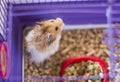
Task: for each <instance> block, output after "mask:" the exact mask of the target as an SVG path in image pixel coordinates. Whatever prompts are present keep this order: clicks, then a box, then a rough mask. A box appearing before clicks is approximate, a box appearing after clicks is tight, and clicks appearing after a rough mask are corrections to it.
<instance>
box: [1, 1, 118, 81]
mask: <svg viewBox="0 0 120 82" xmlns="http://www.w3.org/2000/svg"><path fill="white" fill-rule="evenodd" d="M119 7H120V4H119V0H115V1H112V0H73V1H72V0H71V1H69V0H51V1H49V0H46V1H44V0H12V1H11V0H9V1H7V0H1V2H0V8H1V11H0V18H1V19H0V27H1V28H0V32H1V42H3V41H6V42H7V44H8V46H9V51H10V52H9V54H8V55H10V57H9V58H8V59H9V60H11V63H6V66H9V65H10V68H11V69H8V68H7V69H8V70H10V74H9V71H8V72H7V71H6V72H7V73H8V74H9V77H7V78H4V77H5V76H2V75H1V77H2V78H1V79H0V81H1V82H3V81H5V82H22V81H25V82H27V81H31V82H36V81H38V82H44V81H47V82H49V81H53V82H56V81H58V80H59V81H61V80H62V81H63V80H66V79H67V80H72V81H73V82H75V81H78V80H79V81H80V80H81V78H77V77H78V76H79V75H76V74H73V76H76V77H75V78H73V79H71V78H72V77H60V68H61V66H62V63H63V62H64V60H66V59H69V58H73V57H76V56H80V57H83V56H95V57H97V58H100V60H101V59H102V60H103V61H104V62H106V63H107V64H108V67H106V70H107V69H108V70H109V73H107V74H108V75H109V76H104V77H102V78H101V79H103V78H108V77H109V82H110V81H111V82H119V81H120V78H119V74H120V72H119V70H120V63H119V60H120V58H119V55H120V52H119V51H120V50H119V48H120V45H119V44H120V39H119V38H120V37H119V35H120V26H119V14H120V12H119ZM57 17H60V18H62V19H63V21H64V23H65V24H66V26H65V27H64V30H63V35H62V39H61V43H60V50H59V51H58V52H56V53H55V55H53V56H51V57H50V58H49V59H47V60H46V61H45V62H44V63H43V64H40V65H35V64H34V63H32V62H30V61H29V58H28V55H26V54H27V52H26V51H25V50H24V37H25V36H24V33H23V31H24V32H26V28H27V26H32V25H33V24H34V23H35V22H36V21H41V20H47V19H51V18H57ZM114 22H115V24H114V25H113V23H114ZM107 25H108V26H107ZM66 37H67V39H66ZM92 37H93V38H92ZM96 38H97V40H96ZM82 41H83V43H82ZM87 41H88V42H87ZM3 43H4V42H3ZM80 43H81V44H80ZM89 43H91V45H90V44H89ZM97 43H99V45H98V46H100V47H98V46H95V45H97ZM78 44H80V45H78ZM91 46H93V49H92V47H91ZM77 47H78V48H77ZM95 47H98V49H99V50H97V49H96V50H95V49H94V48H95ZM108 48H109V50H108ZM87 49H88V51H87ZM97 51H98V52H97ZM102 52H104V53H102ZM84 54H85V55H84ZM3 55H4V54H3ZM98 55H99V56H98ZM101 55H102V56H101ZM1 56H2V55H1ZM104 56H106V57H104ZM2 57H3V56H2ZM85 58H87V57H85ZM3 59H4V60H5V57H4V58H3ZM8 59H7V60H8ZM52 60H53V61H52ZM58 60H59V62H58ZM88 60H89V58H88ZM9 62H10V61H9ZM49 62H50V63H49ZM63 66H64V64H63ZM77 67H79V65H78V66H77ZM62 69H63V68H61V70H62ZM73 71H75V70H72V71H71V74H70V76H71V75H72V73H73ZM66 74H67V73H66ZM91 77H93V78H92V79H94V75H93V76H91ZM97 77H98V79H100V78H99V76H98V75H97ZM82 79H83V78H82ZM99 81H100V80H99ZM103 82H108V81H105V80H103Z"/></svg>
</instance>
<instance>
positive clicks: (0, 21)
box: [0, 0, 8, 40]
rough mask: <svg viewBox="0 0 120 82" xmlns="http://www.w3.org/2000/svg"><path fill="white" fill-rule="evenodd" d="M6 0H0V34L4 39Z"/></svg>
mask: <svg viewBox="0 0 120 82" xmlns="http://www.w3.org/2000/svg"><path fill="white" fill-rule="evenodd" d="M7 8H8V5H7V0H1V1H0V10H1V12H0V34H1V35H2V37H3V38H4V40H6V34H7V20H8V19H7V15H8V12H7Z"/></svg>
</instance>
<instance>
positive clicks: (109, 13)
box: [106, 0, 115, 82]
mask: <svg viewBox="0 0 120 82" xmlns="http://www.w3.org/2000/svg"><path fill="white" fill-rule="evenodd" d="M106 16H107V24H108V44H109V50H110V55H109V59H110V78H111V80H112V82H114V78H115V72H114V69H115V58H114V40H113V29H112V0H108V8H107V10H106Z"/></svg>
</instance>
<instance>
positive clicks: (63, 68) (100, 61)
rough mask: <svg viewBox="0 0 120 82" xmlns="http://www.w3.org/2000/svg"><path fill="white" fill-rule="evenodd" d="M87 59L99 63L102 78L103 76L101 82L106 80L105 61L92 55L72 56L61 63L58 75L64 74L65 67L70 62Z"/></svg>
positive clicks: (106, 81)
mask: <svg viewBox="0 0 120 82" xmlns="http://www.w3.org/2000/svg"><path fill="white" fill-rule="evenodd" d="M88 60H91V61H94V62H98V63H99V65H100V66H101V68H102V70H103V74H104V78H103V80H102V82H108V70H107V67H108V66H107V63H106V62H105V61H104V60H102V59H100V58H97V57H93V56H82V57H81V56H80V57H74V58H70V59H67V60H66V61H64V62H63V64H62V67H61V71H60V76H61V77H62V76H63V75H64V72H65V70H66V68H67V67H68V66H69V65H70V64H73V63H79V62H81V61H88ZM61 82H63V81H61Z"/></svg>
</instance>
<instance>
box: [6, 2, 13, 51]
mask: <svg viewBox="0 0 120 82" xmlns="http://www.w3.org/2000/svg"><path fill="white" fill-rule="evenodd" d="M8 13H9V16H8V29H7V31H8V34H7V42H8V45H9V49H10V51H11V50H12V21H13V19H12V18H13V17H12V4H9V11H8ZM10 53H11V52H10Z"/></svg>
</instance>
